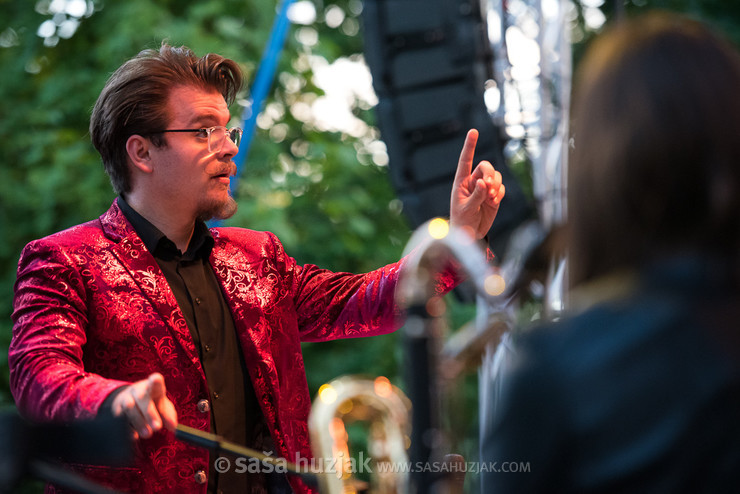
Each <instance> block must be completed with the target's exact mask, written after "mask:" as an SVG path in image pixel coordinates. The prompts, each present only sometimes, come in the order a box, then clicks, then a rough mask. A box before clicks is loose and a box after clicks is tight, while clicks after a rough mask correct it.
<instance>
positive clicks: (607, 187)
mask: <svg viewBox="0 0 740 494" xmlns="http://www.w3.org/2000/svg"><path fill="white" fill-rule="evenodd" d="M576 82H577V84H576V87H575V99H574V111H573V115H574V126H573V137H574V143H575V146H574V149H573V151H572V154H571V161H570V163H569V170H568V174H569V177H568V216H569V224H570V228H568V235H567V236H568V248H569V250H570V259H571V269H570V270H571V284H578V283H579V282H582V281H585V280H588V279H591V278H595V277H597V276H600V275H604V274H607V273H608V272H610V271H613V270H617V269H639V268H640V266H641V265H642V264H643V263H647V262H650V261H651V260H652V259H654V258H656V257H658V258H659V257H663V256H666V255H674V254H676V253H679V252H689V251H691V252H695V253H696V252H699V253H701V254H702V255H718V256H723V257H725V258H727V257H730V258H731V259H732V258H734V259H735V260H737V259H738V256H740V97H738V94H739V93H738V91H740V89H739V88H740V55H738V52H737V51H736V50H735V48H734V47H733V46H732V45H731V44H730V43H729V42H728V41H726V40H725V39H723V38H721V37H720V36H718V35H716V34H715V33H713V32H712V31H710V29H708V28H707V27H706V26H704V25H702V24H701V23H699V22H697V21H694V20H691V19H688V18H686V17H683V16H679V15H677V14H669V13H665V12H655V13H652V14H649V15H647V16H645V17H642V18H639V19H633V20H628V21H624V23H623V24H621V25H620V24H617V25H616V26H615V27H613V28H612V30H611V31H610V32H608V33H606V34H605V35H602V37H601V38H600V39H597V40H596V41H595V44H594V45H593V46H592V47H590V48H589V51H588V53H587V56H586V58H585V59H584V61H583V62H582V63H581V66H580V69H579V77H578V78H577V80H576Z"/></svg>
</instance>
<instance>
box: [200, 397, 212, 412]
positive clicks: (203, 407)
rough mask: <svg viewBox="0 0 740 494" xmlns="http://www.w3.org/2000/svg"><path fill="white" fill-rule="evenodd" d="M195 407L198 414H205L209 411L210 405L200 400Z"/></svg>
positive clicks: (204, 400)
mask: <svg viewBox="0 0 740 494" xmlns="http://www.w3.org/2000/svg"><path fill="white" fill-rule="evenodd" d="M197 406H198V411H199V412H200V413H206V412H208V411H210V410H211V404H210V403H209V402H208V400H206V399H202V400H200V401H199V402H198V405H197Z"/></svg>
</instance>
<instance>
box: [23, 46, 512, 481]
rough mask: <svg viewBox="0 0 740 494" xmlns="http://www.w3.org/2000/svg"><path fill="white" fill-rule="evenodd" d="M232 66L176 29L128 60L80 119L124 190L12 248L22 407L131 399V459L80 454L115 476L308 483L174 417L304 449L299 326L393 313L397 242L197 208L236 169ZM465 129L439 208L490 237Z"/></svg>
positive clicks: (103, 475) (489, 207)
mask: <svg viewBox="0 0 740 494" xmlns="http://www.w3.org/2000/svg"><path fill="white" fill-rule="evenodd" d="M241 84H242V75H241V73H240V71H239V68H238V66H237V64H236V63H235V62H233V61H232V60H228V59H225V58H223V57H221V56H219V55H215V54H208V55H206V56H204V57H201V58H198V57H196V56H195V55H194V54H193V53H192V52H191V51H190V50H188V49H187V48H185V47H179V48H176V47H171V46H168V45H166V44H165V45H163V46H162V47H161V48H160V49H159V50H147V51H144V52H142V53H140V54H139V55H138V56H137V57H135V58H134V59H132V60H129V61H128V62H126V63H125V64H124V65H122V66H121V67H120V68H119V69H118V70H117V71H116V72H115V73H114V74H113V75H112V76H111V78H110V79H109V80H108V83H107V84H106V86H105V87H104V89H103V91H102V93H101V95H100V97H99V98H98V101H97V103H96V105H95V108H94V110H93V114H92V117H91V124H90V134H91V136H92V140H93V144H94V145H95V147H96V148H97V149H98V151H99V152H100V154H101V156H102V159H103V164H104V166H105V169H106V171H107V173H108V174H109V176H110V178H111V183H112V184H113V187H114V189H115V191H116V192H117V193H118V194H119V197H118V198H117V199H116V200H115V201H114V203H113V205H112V206H111V207H110V209H109V210H108V211H107V212H106V213H104V214H103V215H102V216H101V217H100V218H98V219H96V220H93V221H90V222H88V223H85V224H82V225H78V226H75V227H72V228H70V229H68V230H65V231H63V232H59V233H56V234H53V235H51V236H49V237H46V238H43V239H41V240H37V241H34V242H31V243H30V244H29V245H27V246H26V248H25V249H24V250H23V253H22V255H21V259H20V263H19V269H18V280H17V283H16V291H15V301H14V313H13V320H14V329H13V340H12V342H11V346H10V351H9V363H10V369H11V375H10V380H11V387H12V391H13V395H14V397H15V400H16V403H17V405H18V408H19V410H20V411H21V413H23V414H24V415H25V416H27V417H29V418H31V419H34V420H39V421H70V420H77V419H86V418H92V417H95V416H96V415H97V414H98V413H100V412H101V411H103V412H107V411H112V412H113V413H114V414H115V415H119V416H120V415H124V416H125V417H126V418H127V420H128V422H129V423H130V424H131V426H132V428H133V429H134V431H135V435H136V436H137V438H138V441H137V448H136V458H135V461H134V463H133V465H132V466H131V467H130V468H95V467H92V466H78V468H79V470H80V471H81V472H83V473H84V474H85V475H86V476H87V477H88V478H90V479H92V480H94V481H95V482H98V483H100V484H103V485H106V486H110V487H113V488H115V489H118V490H122V491H124V490H125V491H135V492H200V493H203V492H206V491H208V492H265V491H271V492H281V491H288V490H290V488H292V489H293V490H295V491H297V492H304V491H306V490H307V488H306V486H305V485H304V484H302V483H301V482H300V481H299V480H297V479H292V478H291V479H290V487H289V486H288V484H287V483H286V481H285V478H284V476H283V477H277V478H276V477H275V476H269V477H268V478H265V477H262V476H261V475H260V474H250V475H245V474H243V473H242V474H236V473H235V472H224V473H218V472H217V471H216V470H215V469H214V466H213V465H212V464H211V465H209V458H208V454H207V453H206V452H204V451H203V450H201V449H198V448H195V447H192V446H189V445H187V444H184V443H181V442H178V441H175V440H174V436H173V434H172V431H173V430H174V428H175V427H176V425H177V424H178V423H181V424H184V425H188V426H190V427H194V428H197V429H200V430H204V431H212V432H215V433H217V434H219V435H221V436H223V437H225V438H227V439H229V440H231V441H233V442H237V443H239V444H246V445H249V446H252V447H254V448H257V449H264V450H266V451H272V452H274V454H276V455H278V456H281V457H284V458H286V459H288V461H293V462H295V461H296V459H297V458H310V456H311V451H310V447H309V443H308V434H307V423H306V421H307V416H308V412H309V409H310V397H309V393H308V388H307V384H306V378H305V372H304V367H303V358H302V355H301V348H300V342H302V341H325V340H330V339H334V338H347V337H357V336H370V335H377V334H383V333H387V332H390V331H393V330H394V329H396V328H397V327H398V321H397V317H396V316H397V315H398V314H397V307H396V306H395V304H394V290H395V287H396V282H397V280H398V275H399V270H400V268H401V266H402V264H403V260H401V261H399V262H398V263H394V264H391V265H388V266H385V267H383V268H380V269H378V270H376V271H372V272H370V273H366V274H358V275H354V274H349V273H333V272H330V271H327V270H323V269H320V268H318V267H316V266H312V265H303V266H301V265H298V264H297V263H296V261H295V260H294V259H293V258H291V257H289V256H288V255H286V253H285V252H284V250H283V248H282V245H281V244H280V242H279V241H278V239H277V238H276V237H275V236H274V235H273V234H271V233H266V232H256V231H251V230H247V229H242V228H212V229H210V230H209V229H208V228H207V227H206V226H205V223H204V222H205V221H206V220H209V219H212V218H221V219H222V218H228V217H229V216H231V215H232V214H233V213H234V212H235V210H236V203H235V201H234V200H233V198H232V197H231V196H230V192H229V177H230V176H232V175H233V174H234V173H235V165H234V163H233V162H232V158H233V157H234V156H235V155H236V153H237V150H238V146H237V145H238V141H239V138H240V137H241V129H238V128H227V125H228V123H229V120H230V118H231V116H230V113H229V107H228V105H229V104H231V103H232V102H233V100H234V98H235V96H236V94H237V92H238V91H239V89H240V88H241ZM476 140H477V132H476V131H471V132H469V133H468V137H467V139H466V142H465V145H464V148H463V152H462V154H461V158H460V162H459V165H458V172H457V176H456V179H455V184H454V186H453V191H452V200H451V212H450V213H451V216H450V221H451V222H452V223H453V224H454V225H456V226H459V227H465V228H468V229H469V230H470V232H471V233H472V234H473V235H474V236H475V237H476V238H483V237H484V236H485V235H486V234H487V232H488V230H489V228H490V227H491V224H492V222H493V220H494V218H495V216H496V212H497V211H498V207H499V203H500V201H501V199H502V198H503V196H504V192H505V189H504V186H503V185H502V184H501V175H500V173H498V172H497V171H495V170H494V169H493V167H492V166H491V165H490V163H487V162H482V163H480V164H479V165H478V166H477V167H476V168H475V170H474V171H472V172H471V170H472V163H473V153H474V149H475V144H476ZM453 283H454V281H453V280H451V279H450V280H447V282H446V283H443V284H444V285H445V286H443V287H442V289H449V288H451V287H452V284H453ZM165 383H166V385H165ZM211 463H213V462H212V461H211ZM49 490H53V487H50V488H49Z"/></svg>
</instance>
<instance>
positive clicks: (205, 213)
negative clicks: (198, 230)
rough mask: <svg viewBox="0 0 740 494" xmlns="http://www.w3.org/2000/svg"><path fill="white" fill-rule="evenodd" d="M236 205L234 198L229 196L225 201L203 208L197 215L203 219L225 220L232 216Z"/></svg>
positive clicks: (236, 207)
mask: <svg viewBox="0 0 740 494" xmlns="http://www.w3.org/2000/svg"><path fill="white" fill-rule="evenodd" d="M238 207H239V206H238V205H237V203H236V201H235V200H234V198H233V197H229V198H228V199H227V200H225V201H222V202H219V203H214V204H211V205H209V206H208V207H205V208H203V210H202V211H201V213H200V214H199V215H198V217H199V218H200V219H202V220H203V221H210V220H225V219H228V218H231V217H232V216H234V214H235V213H236V210H237V209H238Z"/></svg>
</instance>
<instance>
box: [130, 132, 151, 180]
mask: <svg viewBox="0 0 740 494" xmlns="http://www.w3.org/2000/svg"><path fill="white" fill-rule="evenodd" d="M151 146H152V143H151V141H150V140H149V139H147V138H145V137H142V136H140V135H138V134H134V135H132V136H131V137H129V138H128V140H127V141H126V153H127V154H128V159H129V161H130V162H131V164H132V165H134V166H135V167H136V168H137V169H138V170H140V171H142V172H144V173H151V172H152V171H153V170H154V167H153V166H152V159H151V153H150V152H149V150H150V149H151Z"/></svg>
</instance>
